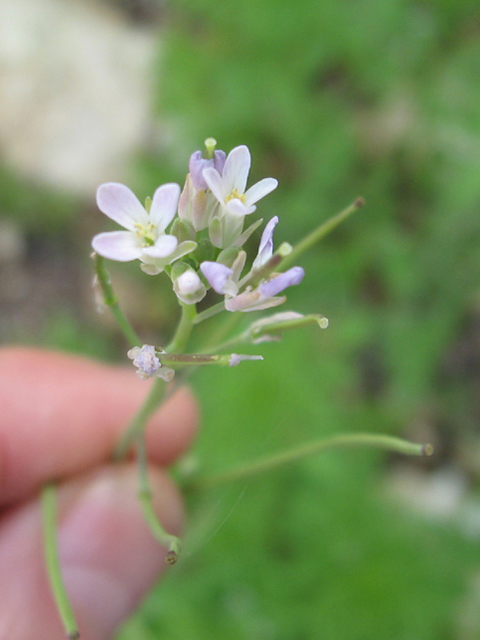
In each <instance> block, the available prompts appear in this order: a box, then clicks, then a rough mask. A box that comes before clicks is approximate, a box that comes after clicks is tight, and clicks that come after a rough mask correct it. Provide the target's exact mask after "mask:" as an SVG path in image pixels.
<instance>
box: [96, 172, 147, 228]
mask: <svg viewBox="0 0 480 640" xmlns="http://www.w3.org/2000/svg"><path fill="white" fill-rule="evenodd" d="M97 205H98V208H99V209H100V211H102V212H103V213H104V214H105V215H106V216H108V217H109V218H111V219H112V220H114V221H115V222H117V223H118V224H119V225H120V226H122V227H125V229H128V230H129V231H133V230H134V229H135V223H140V224H145V223H146V222H147V221H148V214H147V212H146V211H145V209H144V208H143V207H142V205H141V204H140V201H139V200H138V198H137V196H136V195H135V194H134V193H133V191H131V190H130V189H129V188H128V187H126V186H125V185H124V184H120V183H118V182H106V183H105V184H102V185H100V186H99V187H98V189H97Z"/></svg>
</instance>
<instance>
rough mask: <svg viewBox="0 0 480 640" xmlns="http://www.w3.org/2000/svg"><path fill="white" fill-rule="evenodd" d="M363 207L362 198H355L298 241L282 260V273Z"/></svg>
mask: <svg viewBox="0 0 480 640" xmlns="http://www.w3.org/2000/svg"><path fill="white" fill-rule="evenodd" d="M363 206H365V200H364V199H363V198H357V199H356V200H355V202H353V203H352V204H351V205H350V206H349V207H347V208H346V209H344V210H343V211H340V213H337V214H336V215H334V216H332V217H331V218H329V219H328V220H327V221H326V222H324V223H323V224H321V225H320V226H319V227H317V228H316V229H314V230H313V231H312V232H311V233H309V234H308V235H307V236H305V237H304V238H303V239H302V240H300V242H298V243H297V244H296V245H295V246H294V247H293V250H292V252H291V253H290V254H289V255H288V256H285V258H284V259H283V260H282V262H281V269H282V271H284V270H285V268H286V267H288V266H290V265H291V264H292V263H293V262H295V261H296V260H297V258H298V257H299V256H301V255H302V254H304V253H305V252H306V251H308V250H309V249H311V248H312V247H313V246H314V245H315V244H317V242H320V240H323V238H324V237H325V236H327V235H328V234H329V233H330V232H331V231H333V230H334V229H335V227H338V225H339V224H341V223H342V222H343V221H344V220H346V219H347V218H349V217H350V216H351V215H352V213H355V212H356V211H358V210H359V209H361V208H362V207H363Z"/></svg>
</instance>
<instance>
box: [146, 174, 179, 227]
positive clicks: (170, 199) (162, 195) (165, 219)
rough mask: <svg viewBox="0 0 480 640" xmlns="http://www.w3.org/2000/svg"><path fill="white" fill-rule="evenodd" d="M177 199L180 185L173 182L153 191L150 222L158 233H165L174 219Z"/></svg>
mask: <svg viewBox="0 0 480 640" xmlns="http://www.w3.org/2000/svg"><path fill="white" fill-rule="evenodd" d="M179 198H180V185H178V184H174V183H173V182H171V183H169V184H163V185H162V186H161V187H158V189H157V190H156V191H155V194H154V196H153V200H152V206H151V208H150V220H151V222H153V223H154V224H155V225H156V227H157V229H158V231H160V232H162V231H165V229H166V228H167V227H168V225H169V224H170V222H171V221H172V220H173V218H174V217H175V214H176V212H177V205H178V199H179Z"/></svg>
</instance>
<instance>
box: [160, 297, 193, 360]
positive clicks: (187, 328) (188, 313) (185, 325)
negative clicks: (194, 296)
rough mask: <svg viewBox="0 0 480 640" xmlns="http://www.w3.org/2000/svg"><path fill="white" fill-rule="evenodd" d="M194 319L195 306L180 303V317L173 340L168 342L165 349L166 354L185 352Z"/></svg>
mask: <svg viewBox="0 0 480 640" xmlns="http://www.w3.org/2000/svg"><path fill="white" fill-rule="evenodd" d="M196 317H197V309H196V306H195V305H194V304H183V303H182V317H181V318H180V322H179V323H178V327H177V330H176V332H175V335H174V336H173V340H172V341H171V342H170V344H169V345H168V347H166V348H165V351H166V352H167V353H173V352H175V353H181V352H182V351H185V349H186V346H187V344H188V340H189V339H190V334H191V333H192V329H193V325H194V324H195V319H196Z"/></svg>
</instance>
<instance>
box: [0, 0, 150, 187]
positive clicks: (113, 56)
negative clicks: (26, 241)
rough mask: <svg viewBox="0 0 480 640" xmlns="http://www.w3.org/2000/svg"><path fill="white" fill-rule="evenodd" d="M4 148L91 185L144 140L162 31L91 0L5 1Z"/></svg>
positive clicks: (48, 173)
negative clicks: (156, 54)
mask: <svg viewBox="0 0 480 640" xmlns="http://www.w3.org/2000/svg"><path fill="white" fill-rule="evenodd" d="M0 8H1V15H2V20H1V21H0V113H1V117H0V153H1V154H2V156H3V159H4V161H6V162H7V163H8V164H9V165H10V166H12V167H13V168H14V169H16V170H18V171H20V172H22V173H23V174H25V175H27V176H29V177H33V178H36V179H40V180H44V181H47V182H49V183H51V184H54V185H57V186H61V187H64V188H68V189H73V190H75V191H77V192H79V193H82V192H91V191H92V190H93V189H94V188H95V186H96V185H98V183H99V182H105V181H108V180H122V177H123V176H124V175H125V172H126V166H127V164H128V161H129V158H130V157H131V154H132V152H134V151H135V149H138V148H139V146H141V144H142V143H143V142H144V141H145V140H147V139H148V138H149V137H150V136H151V134H152V131H153V128H154V125H153V120H152V118H151V114H150V105H151V102H152V99H151V98H152V83H151V75H150V71H149V70H150V68H151V66H152V64H153V61H154V57H155V53H156V39H157V38H156V32H155V30H154V28H152V27H151V26H148V25H146V24H138V23H137V24H134V23H132V22H129V21H128V19H127V16H126V15H125V13H124V12H123V11H121V10H120V9H119V8H118V7H115V6H114V5H111V6H106V5H104V4H99V3H98V2H94V1H93V0H68V2H65V0H0Z"/></svg>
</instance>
